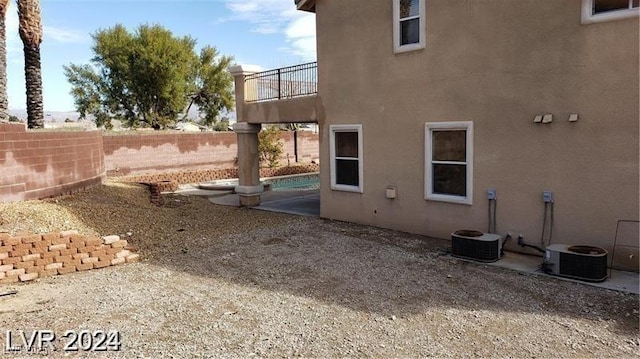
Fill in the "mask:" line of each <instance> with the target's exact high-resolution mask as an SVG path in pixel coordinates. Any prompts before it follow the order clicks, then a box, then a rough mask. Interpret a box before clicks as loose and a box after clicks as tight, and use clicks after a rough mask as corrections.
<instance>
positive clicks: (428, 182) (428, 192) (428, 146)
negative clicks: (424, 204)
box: [424, 121, 473, 205]
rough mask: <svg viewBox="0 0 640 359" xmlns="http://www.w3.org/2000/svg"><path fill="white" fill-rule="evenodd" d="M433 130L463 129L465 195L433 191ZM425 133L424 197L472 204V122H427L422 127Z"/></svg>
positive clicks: (432, 199)
mask: <svg viewBox="0 0 640 359" xmlns="http://www.w3.org/2000/svg"><path fill="white" fill-rule="evenodd" d="M434 130H436V131H437V130H445V131H446V130H465V131H466V134H467V136H466V138H467V145H466V149H467V153H466V162H465V165H466V166H467V194H466V196H464V197H463V196H455V195H447V194H440V193H433V166H432V165H433V160H432V159H433V156H432V155H433V153H432V142H433V136H432V132H433V131H434ZM424 133H425V181H424V199H426V200H429V201H441V202H450V203H458V204H467V205H472V204H473V122H472V121H454V122H427V123H426V124H425V127H424Z"/></svg>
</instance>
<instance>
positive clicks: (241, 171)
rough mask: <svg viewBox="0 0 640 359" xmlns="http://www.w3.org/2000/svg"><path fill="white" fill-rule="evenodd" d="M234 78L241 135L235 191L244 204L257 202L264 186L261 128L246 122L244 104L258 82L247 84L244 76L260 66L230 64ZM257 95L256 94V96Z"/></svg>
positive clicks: (258, 202) (236, 128)
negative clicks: (259, 138)
mask: <svg viewBox="0 0 640 359" xmlns="http://www.w3.org/2000/svg"><path fill="white" fill-rule="evenodd" d="M230 71H231V75H233V77H234V81H235V92H236V93H235V94H236V121H237V122H236V123H235V124H234V125H233V130H234V131H235V133H236V135H237V137H238V179H239V181H240V183H239V185H238V186H236V189H235V190H236V193H237V194H238V195H239V196H240V205H241V206H257V205H259V204H260V194H261V193H262V192H263V190H264V187H263V186H262V184H260V158H259V154H258V132H260V129H261V128H262V126H261V125H260V124H251V123H247V121H248V118H247V117H246V115H245V111H244V107H245V105H246V100H245V99H246V98H247V97H249V98H251V97H252V94H255V92H256V91H257V88H256V86H255V84H249V85H247V84H246V83H245V76H247V75H250V74H254V73H256V72H258V71H260V68H258V67H257V66H247V65H238V66H232V67H231V68H230ZM253 97H255V96H253Z"/></svg>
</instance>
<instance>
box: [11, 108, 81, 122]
mask: <svg viewBox="0 0 640 359" xmlns="http://www.w3.org/2000/svg"><path fill="white" fill-rule="evenodd" d="M9 115H13V116H16V117H17V118H19V119H21V120H26V119H27V110H22V109H9ZM67 118H68V119H70V120H71V121H74V122H76V121H78V119H79V118H80V114H79V113H77V112H75V111H45V113H44V121H45V122H64V121H65V120H66V119H67Z"/></svg>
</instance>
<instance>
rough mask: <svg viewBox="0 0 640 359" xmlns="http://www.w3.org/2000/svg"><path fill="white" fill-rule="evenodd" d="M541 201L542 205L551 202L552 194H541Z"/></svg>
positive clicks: (546, 192)
mask: <svg viewBox="0 0 640 359" xmlns="http://www.w3.org/2000/svg"><path fill="white" fill-rule="evenodd" d="M542 200H543V201H544V203H551V202H553V192H551V191H544V192H542Z"/></svg>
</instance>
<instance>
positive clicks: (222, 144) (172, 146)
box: [104, 131, 319, 176]
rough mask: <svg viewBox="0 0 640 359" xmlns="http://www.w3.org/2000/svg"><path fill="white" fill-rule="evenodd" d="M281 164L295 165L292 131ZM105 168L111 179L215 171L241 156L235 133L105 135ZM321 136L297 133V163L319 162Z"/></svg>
mask: <svg viewBox="0 0 640 359" xmlns="http://www.w3.org/2000/svg"><path fill="white" fill-rule="evenodd" d="M280 138H281V141H282V142H283V145H284V146H283V153H282V157H281V159H280V164H282V165H286V164H287V163H288V162H287V154H289V163H291V164H293V163H294V162H295V152H294V141H293V132H290V131H282V132H281V135H280ZM104 153H105V166H106V169H107V174H108V175H109V176H126V175H140V174H153V173H163V172H175V171H179V170H186V169H189V170H213V169H221V168H230V167H233V166H234V162H235V159H236V157H237V156H238V146H237V138H236V134H235V133H234V132H201V133H153V132H152V133H142V134H117V133H116V134H106V135H105V136H104ZM318 158H319V142H318V134H314V133H311V132H309V131H299V132H298V162H306V163H309V162H311V161H316V162H317V161H318Z"/></svg>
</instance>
